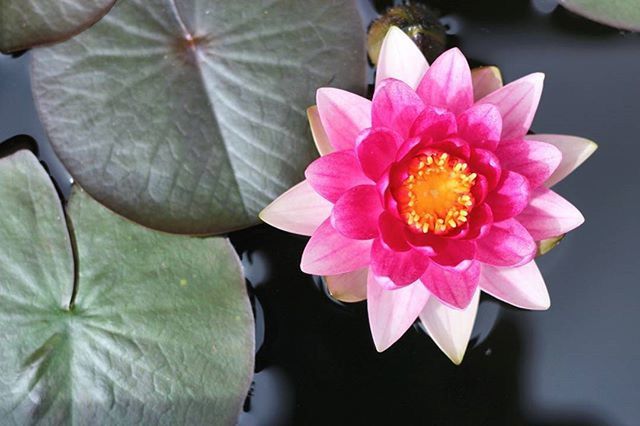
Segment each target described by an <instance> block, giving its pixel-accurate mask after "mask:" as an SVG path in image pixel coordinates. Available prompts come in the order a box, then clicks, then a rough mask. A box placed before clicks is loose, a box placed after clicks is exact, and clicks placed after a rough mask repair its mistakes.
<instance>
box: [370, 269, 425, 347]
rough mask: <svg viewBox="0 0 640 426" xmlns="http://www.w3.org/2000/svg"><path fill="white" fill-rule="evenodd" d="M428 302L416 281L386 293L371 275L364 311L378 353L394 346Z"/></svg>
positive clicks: (420, 285) (423, 288)
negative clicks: (367, 317)
mask: <svg viewBox="0 0 640 426" xmlns="http://www.w3.org/2000/svg"><path fill="white" fill-rule="evenodd" d="M428 299H429V291H428V290H427V288H426V287H425V286H424V285H423V284H422V283H421V282H419V281H417V282H415V283H413V284H410V285H408V286H406V287H402V288H400V289H397V290H387V289H385V288H383V286H382V284H380V283H378V282H377V280H376V278H375V276H374V275H373V273H371V272H369V278H368V280H367V310H368V312H369V326H370V327H371V335H372V336H373V342H374V343H375V345H376V349H377V350H378V352H382V351H384V350H386V349H387V348H389V347H390V346H391V345H393V344H394V343H395V342H396V341H397V340H398V339H399V338H400V337H402V335H403V334H404V333H405V332H406V331H407V329H408V328H409V327H411V325H412V324H413V323H414V322H415V320H416V318H418V314H420V311H422V309H423V308H424V306H425V304H426V303H427V300H428Z"/></svg>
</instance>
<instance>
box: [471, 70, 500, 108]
mask: <svg viewBox="0 0 640 426" xmlns="http://www.w3.org/2000/svg"><path fill="white" fill-rule="evenodd" d="M471 81H472V82H473V99H474V100H475V101H478V100H480V99H482V98H484V97H485V96H487V95H488V94H489V93H493V92H495V91H496V90H498V89H499V88H501V87H502V73H501V72H500V69H499V68H498V67H480V68H474V69H472V70H471Z"/></svg>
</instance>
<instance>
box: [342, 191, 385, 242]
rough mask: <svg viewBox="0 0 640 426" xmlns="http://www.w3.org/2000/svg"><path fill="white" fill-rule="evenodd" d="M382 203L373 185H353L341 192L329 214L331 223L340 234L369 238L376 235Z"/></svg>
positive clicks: (359, 238) (357, 238) (363, 238)
mask: <svg viewBox="0 0 640 426" xmlns="http://www.w3.org/2000/svg"><path fill="white" fill-rule="evenodd" d="M380 213H382V203H381V200H380V195H379V194H378V190H377V189H376V187H375V186H373V185H359V186H354V187H353V188H351V189H349V190H348V191H347V192H345V193H344V194H342V196H341V197H340V198H339V199H338V201H337V202H336V204H335V206H334V207H333V212H332V214H331V224H332V225H333V227H334V228H335V229H336V230H337V231H338V232H340V233H341V234H342V235H344V236H345V237H348V238H353V239H356V240H370V239H373V238H374V237H376V236H377V235H378V217H379V216H380Z"/></svg>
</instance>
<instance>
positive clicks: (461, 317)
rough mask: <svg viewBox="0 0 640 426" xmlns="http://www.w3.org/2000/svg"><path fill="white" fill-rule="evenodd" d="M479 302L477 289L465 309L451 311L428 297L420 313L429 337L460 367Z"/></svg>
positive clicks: (434, 298)
mask: <svg viewBox="0 0 640 426" xmlns="http://www.w3.org/2000/svg"><path fill="white" fill-rule="evenodd" d="M479 301H480V290H479V289H476V291H475V292H474V294H473V297H472V299H471V302H470V303H469V306H467V307H466V308H465V309H452V308H450V307H449V306H447V305H445V304H443V303H442V302H440V301H439V300H438V299H437V298H436V297H430V298H429V300H428V301H427V304H426V306H425V307H424V309H423V310H422V312H421V313H420V321H422V324H423V325H424V328H425V329H426V330H427V333H428V334H429V336H430V337H431V338H432V339H433V341H434V342H435V344H436V345H438V347H439V348H440V350H441V351H442V352H444V353H445V355H447V356H448V357H449V359H450V360H451V361H453V363H454V364H456V365H460V363H461V362H462V358H464V353H465V352H466V350H467V345H468V344H469V338H470V337H471V332H472V331H473V323H474V322H475V320H476V314H477V313H478V304H479Z"/></svg>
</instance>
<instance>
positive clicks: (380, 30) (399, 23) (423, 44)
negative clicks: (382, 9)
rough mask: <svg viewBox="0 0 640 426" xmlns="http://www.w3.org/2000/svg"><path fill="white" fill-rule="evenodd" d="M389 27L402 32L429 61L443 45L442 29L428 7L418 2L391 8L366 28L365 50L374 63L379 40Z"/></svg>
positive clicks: (443, 31)
mask: <svg viewBox="0 0 640 426" xmlns="http://www.w3.org/2000/svg"><path fill="white" fill-rule="evenodd" d="M392 26H396V27H398V28H400V29H401V30H402V31H404V32H405V33H406V34H407V35H408V36H409V37H410V38H411V40H413V42H414V43H415V44H416V45H417V46H418V47H419V48H420V50H421V51H422V53H423V54H424V56H425V57H426V58H427V59H428V60H429V62H431V61H433V60H434V59H435V58H436V57H438V55H440V54H441V53H442V52H443V51H444V49H445V47H446V44H447V35H446V33H445V31H446V29H445V27H444V25H442V24H441V23H440V21H438V17H437V16H436V14H435V13H434V12H433V11H432V10H430V9H429V8H427V7H426V6H425V5H423V4H419V3H410V4H408V5H405V6H396V7H392V8H390V9H389V10H387V12H386V13H385V14H384V15H382V16H381V17H380V18H378V19H376V20H375V21H373V23H372V24H371V27H369V34H368V37H367V50H368V52H369V59H371V62H373V64H374V65H375V64H376V63H377V62H378V55H379V54H380V47H381V46H382V40H383V39H384V37H385V35H386V34H387V31H388V30H389V28H390V27H392Z"/></svg>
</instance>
